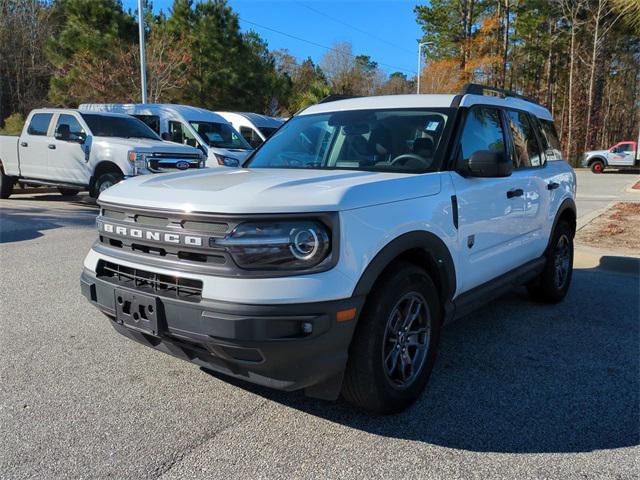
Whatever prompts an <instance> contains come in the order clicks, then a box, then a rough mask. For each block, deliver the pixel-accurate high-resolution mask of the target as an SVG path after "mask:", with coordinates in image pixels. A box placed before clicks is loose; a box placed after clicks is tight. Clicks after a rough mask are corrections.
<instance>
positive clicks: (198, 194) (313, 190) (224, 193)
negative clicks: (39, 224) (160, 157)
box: [100, 168, 440, 214]
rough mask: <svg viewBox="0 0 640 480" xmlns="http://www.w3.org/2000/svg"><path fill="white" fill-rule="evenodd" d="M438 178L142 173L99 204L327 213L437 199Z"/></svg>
mask: <svg viewBox="0 0 640 480" xmlns="http://www.w3.org/2000/svg"><path fill="white" fill-rule="evenodd" d="M439 191H440V175H439V174H437V173H434V174H421V175H416V174H400V173H377V172H357V171H346V170H342V171H341V170H306V169H305V170H302V169H300V170H298V169H270V168H256V169H244V168H239V169H226V168H225V169H204V170H199V171H192V172H184V173H167V174H159V175H143V176H139V177H134V178H131V179H128V180H126V181H124V182H121V183H119V184H117V185H115V186H113V187H111V188H109V189H107V190H105V191H104V192H103V193H102V194H101V195H100V200H102V201H105V202H111V203H119V204H126V205H131V206H134V205H135V206H139V207H149V208H161V209H168V210H184V211H190V212H208V213H222V214H225V213H228V214H235V213H240V214H248V213H294V212H328V211H339V210H350V209H354V208H360V207H365V206H370V205H377V204H383V203H390V202H397V201H400V200H408V199H410V198H417V197H423V196H428V195H435V194H437V193H438V192H439Z"/></svg>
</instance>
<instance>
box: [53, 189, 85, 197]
mask: <svg viewBox="0 0 640 480" xmlns="http://www.w3.org/2000/svg"><path fill="white" fill-rule="evenodd" d="M58 191H59V192H60V194H61V195H62V196H63V197H75V196H76V195H78V193H80V190H78V189H75V188H65V187H58Z"/></svg>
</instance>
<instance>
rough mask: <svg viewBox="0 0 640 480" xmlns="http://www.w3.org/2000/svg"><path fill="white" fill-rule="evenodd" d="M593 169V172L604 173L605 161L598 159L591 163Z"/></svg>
mask: <svg viewBox="0 0 640 480" xmlns="http://www.w3.org/2000/svg"><path fill="white" fill-rule="evenodd" d="M591 171H592V172H593V173H602V172H604V162H603V161H602V160H596V161H595V162H593V163H592V164H591Z"/></svg>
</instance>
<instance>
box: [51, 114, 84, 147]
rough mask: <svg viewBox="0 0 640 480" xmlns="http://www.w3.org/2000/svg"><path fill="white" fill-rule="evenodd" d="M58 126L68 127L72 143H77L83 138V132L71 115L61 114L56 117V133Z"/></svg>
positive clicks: (58, 129)
mask: <svg viewBox="0 0 640 480" xmlns="http://www.w3.org/2000/svg"><path fill="white" fill-rule="evenodd" d="M60 125H67V126H68V127H69V138H68V139H67V140H70V141H72V142H77V141H78V140H80V139H81V138H84V136H85V132H84V128H82V125H80V122H78V120H77V119H76V117H74V116H73V115H67V114H62V115H60V116H59V117H58V123H56V133H57V132H59V131H60Z"/></svg>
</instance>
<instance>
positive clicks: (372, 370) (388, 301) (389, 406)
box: [342, 262, 442, 415]
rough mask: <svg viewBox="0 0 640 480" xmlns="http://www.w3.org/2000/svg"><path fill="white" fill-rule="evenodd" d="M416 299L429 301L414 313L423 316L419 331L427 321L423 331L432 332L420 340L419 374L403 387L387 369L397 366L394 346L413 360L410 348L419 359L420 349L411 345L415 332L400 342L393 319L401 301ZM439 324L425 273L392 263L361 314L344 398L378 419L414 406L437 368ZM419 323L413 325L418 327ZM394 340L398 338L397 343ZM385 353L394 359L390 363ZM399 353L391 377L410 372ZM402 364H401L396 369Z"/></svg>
mask: <svg viewBox="0 0 640 480" xmlns="http://www.w3.org/2000/svg"><path fill="white" fill-rule="evenodd" d="M414 295H415V296H416V299H420V298H421V299H423V300H424V301H425V302H424V305H423V306H422V307H421V308H419V309H417V310H416V311H417V312H418V313H420V312H422V314H421V317H419V318H418V319H417V320H419V321H418V325H419V326H420V327H422V326H423V325H426V324H427V322H428V325H429V327H426V326H425V327H424V329H425V331H426V330H428V333H429V335H428V337H426V334H425V336H424V337H422V338H421V340H422V341H423V344H424V345H425V346H426V350H425V351H424V352H423V353H422V355H421V362H420V364H419V367H417V368H416V369H415V372H416V373H415V374H414V376H413V378H412V379H411V378H409V379H407V384H406V385H402V384H399V383H398V382H399V381H400V380H398V379H394V378H392V375H390V374H389V371H388V368H387V367H388V366H389V365H390V364H391V365H394V363H393V360H394V358H392V357H391V356H392V355H393V354H394V352H396V350H395V348H402V349H403V350H402V351H404V348H405V345H406V350H407V351H406V354H407V355H408V356H409V357H410V355H411V352H412V349H413V352H414V354H415V355H417V354H418V351H419V349H420V347H418V346H411V345H410V343H409V342H410V340H409V339H410V338H411V336H410V334H411V332H409V333H405V334H404V335H405V336H404V337H402V338H401V337H400V334H393V330H394V329H393V328H391V326H392V325H393V321H392V320H391V315H392V313H394V311H398V312H400V311H401V310H397V307H398V306H399V305H402V304H401V303H400V302H402V301H404V300H403V299H407V298H413V297H412V296H414ZM408 296H409V297H408ZM425 313H428V315H425ZM400 317H402V315H400ZM399 320H402V318H399ZM441 321H442V318H441V312H440V301H439V299H438V292H437V289H436V287H435V285H434V284H433V281H432V280H431V278H430V277H429V275H428V274H427V272H425V271H424V270H423V269H421V268H419V267H417V266H415V265H414V264H411V263H408V262H398V263H396V264H395V265H393V266H392V267H391V268H390V269H389V270H388V271H387V272H386V273H385V274H384V276H383V277H382V278H381V279H380V281H379V282H378V283H377V284H376V286H375V287H374V289H373V290H372V291H371V293H370V294H369V297H368V300H367V303H366V305H365V308H364V310H363V312H362V314H361V315H360V319H359V321H358V326H357V328H356V332H355V334H354V338H353V341H352V343H351V346H350V348H349V361H348V363H347V368H346V372H345V377H344V382H343V386H342V395H343V397H344V398H345V399H346V400H347V401H348V402H349V403H351V404H353V405H354V406H356V407H358V408H361V409H364V410H366V411H368V412H370V413H373V414H378V415H384V414H390V413H396V412H400V411H402V410H404V409H405V408H407V407H408V406H409V405H411V404H412V403H413V402H415V401H416V399H417V398H418V397H419V396H420V394H421V393H422V391H423V390H424V388H425V386H426V385H427V382H428V381H429V376H430V374H431V370H432V369H433V364H434V362H435V359H436V355H437V347H438V342H439V340H440V324H441ZM418 325H415V323H414V327H417V326H418ZM387 332H389V334H388V333H387ZM405 332H406V331H405ZM391 337H395V338H396V342H395V343H394V342H393V339H392V338H391ZM417 338H418V336H414V341H416V339H417ZM393 345H396V347H395V348H394V347H393ZM400 345H402V347H400ZM387 352H388V353H387ZM385 355H386V356H387V358H389V359H390V361H389V363H386V364H385V359H384V357H385ZM395 355H396V357H395V367H394V368H396V370H393V369H391V370H392V372H391V374H393V373H394V372H395V373H398V374H399V375H401V376H403V375H402V373H405V372H406V371H407V370H406V369H405V368H404V366H405V362H404V360H403V358H404V357H403V355H404V354H402V353H399V352H397V353H395ZM398 362H400V365H397V363H398ZM385 365H386V366H385ZM399 369H401V370H399ZM409 380H411V381H409Z"/></svg>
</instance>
